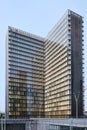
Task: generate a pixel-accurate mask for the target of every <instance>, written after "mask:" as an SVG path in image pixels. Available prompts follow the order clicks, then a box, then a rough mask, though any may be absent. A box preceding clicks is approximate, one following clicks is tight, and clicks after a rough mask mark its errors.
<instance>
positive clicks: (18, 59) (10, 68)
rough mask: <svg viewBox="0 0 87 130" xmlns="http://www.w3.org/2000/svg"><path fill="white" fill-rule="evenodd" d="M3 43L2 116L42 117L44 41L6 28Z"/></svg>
mask: <svg viewBox="0 0 87 130" xmlns="http://www.w3.org/2000/svg"><path fill="white" fill-rule="evenodd" d="M6 41H7V42H6V50H7V53H6V54H7V56H6V57H7V66H6V70H7V71H6V72H7V74H6V77H7V78H6V79H7V83H6V85H7V86H6V93H7V94H6V95H7V96H6V115H7V117H10V118H11V117H12V118H16V117H17V118H19V117H39V116H40V117H43V116H44V109H43V108H44V102H43V100H44V98H43V96H44V40H43V38H41V37H38V36H35V35H32V34H29V33H26V32H23V31H21V30H18V29H15V28H12V27H9V28H8V34H7V40H6Z"/></svg>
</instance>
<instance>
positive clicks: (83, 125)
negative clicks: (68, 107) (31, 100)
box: [0, 118, 87, 130]
mask: <svg viewBox="0 0 87 130" xmlns="http://www.w3.org/2000/svg"><path fill="white" fill-rule="evenodd" d="M0 130H87V119H50V118H49V119H47V118H45V119H43V118H37V119H34V118H33V119H29V120H28V119H27V120H23V119H13V120H12V119H9V120H3V119H2V120H0Z"/></svg>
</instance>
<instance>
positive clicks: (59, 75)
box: [6, 10, 84, 118]
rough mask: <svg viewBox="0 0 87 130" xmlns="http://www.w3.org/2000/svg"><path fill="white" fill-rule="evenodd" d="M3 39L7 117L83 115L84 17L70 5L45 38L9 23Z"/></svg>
mask: <svg viewBox="0 0 87 130" xmlns="http://www.w3.org/2000/svg"><path fill="white" fill-rule="evenodd" d="M6 41H7V42H6V43H7V47H6V50H7V65H6V70H7V71H6V72H7V74H6V79H7V81H6V82H7V83H6V95H7V96H6V115H7V117H12V118H13V117H14V118H16V117H17V118H20V117H50V118H51V117H53V118H56V117H58V118H64V117H75V116H76V115H77V116H78V117H81V116H83V108H84V104H83V61H82V59H83V58H82V55H83V18H82V16H80V15H78V14H76V13H74V12H72V11H70V10H68V11H67V12H66V13H65V14H64V16H63V17H62V18H61V19H60V20H59V22H58V23H57V24H56V25H55V26H54V28H53V29H52V30H51V31H50V32H49V33H48V35H47V37H46V38H41V37H38V36H36V35H32V34H29V33H26V32H23V31H20V30H18V29H15V28H12V27H9V28H8V34H7V40H6ZM76 100H77V101H78V102H77V101H76Z"/></svg>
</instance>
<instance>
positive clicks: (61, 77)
mask: <svg viewBox="0 0 87 130" xmlns="http://www.w3.org/2000/svg"><path fill="white" fill-rule="evenodd" d="M82 26H83V20H82V17H81V16H80V15H78V14H76V13H74V12H72V11H70V10H68V11H67V12H66V13H65V14H64V16H63V17H62V18H61V19H60V21H59V22H58V23H57V24H56V25H55V27H53V29H52V30H51V31H50V32H49V33H48V36H47V38H46V41H45V115H46V117H54V118H55V117H59V118H61V117H75V116H76V115H77V117H78V116H79V117H80V116H82V115H83V75H82V74H83V61H82V55H83V53H82V51H83V47H82V46H83V43H82V41H83V38H82V37H83V30H82ZM77 100H78V101H77ZM79 108H80V109H79Z"/></svg>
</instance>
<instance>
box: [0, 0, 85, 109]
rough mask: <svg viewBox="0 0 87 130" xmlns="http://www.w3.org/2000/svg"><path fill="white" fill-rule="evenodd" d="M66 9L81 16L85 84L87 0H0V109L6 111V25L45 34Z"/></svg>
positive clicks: (41, 34)
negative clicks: (82, 18) (82, 20)
mask: <svg viewBox="0 0 87 130" xmlns="http://www.w3.org/2000/svg"><path fill="white" fill-rule="evenodd" d="M67 9H70V10H73V11H75V12H77V13H79V14H80V15H82V16H83V17H84V63H85V64H84V77H85V83H84V85H85V86H87V42H86V41H87V0H1V1H0V111H5V35H6V31H7V28H8V26H9V25H10V26H12V27H16V28H20V29H21V30H24V31H27V32H30V33H33V34H36V35H40V36H42V37H45V36H46V35H47V33H48V32H49V31H50V30H51V28H52V27H53V26H54V25H55V24H56V23H57V21H58V20H59V19H60V18H61V16H62V15H63V14H64V13H65V11H66V10H67ZM85 91H86V92H85V110H87V96H86V95H87V90H85Z"/></svg>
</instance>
